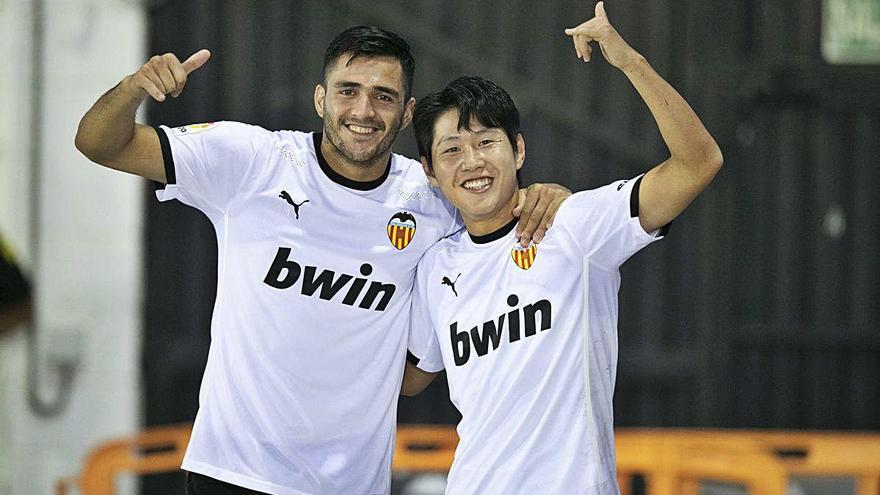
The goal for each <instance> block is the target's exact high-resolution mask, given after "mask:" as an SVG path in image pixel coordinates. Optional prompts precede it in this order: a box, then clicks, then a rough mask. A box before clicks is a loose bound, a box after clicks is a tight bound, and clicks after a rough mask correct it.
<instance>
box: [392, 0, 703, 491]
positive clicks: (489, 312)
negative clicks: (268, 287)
mask: <svg viewBox="0 0 880 495" xmlns="http://www.w3.org/2000/svg"><path fill="white" fill-rule="evenodd" d="M567 33H568V34H571V35H572V36H573V37H574V42H575V46H576V48H577V51H578V55H579V56H580V55H583V56H584V58H585V61H587V60H589V53H590V47H589V45H588V43H589V42H590V41H596V42H598V43H599V46H600V47H601V48H602V52H603V54H604V55H605V58H606V60H608V61H609V62H610V63H611V64H612V65H614V66H615V67H617V68H619V69H620V70H622V71H623V72H624V74H626V76H627V77H628V78H629V80H630V81H631V82H632V84H633V85H634V86H635V88H636V90H637V91H638V92H639V94H640V95H641V96H642V98H643V99H644V101H645V102H646V103H647V105H648V107H649V109H650V110H651V112H652V113H653V115H654V118H655V119H656V121H657V124H658V126H659V128H660V131H661V133H662V135H663V139H664V140H665V141H666V144H667V145H668V146H669V151H670V154H671V156H670V157H669V158H668V159H667V160H666V161H664V162H663V163H661V164H660V165H658V166H656V167H654V168H653V169H651V170H650V171H649V172H648V173H647V174H644V175H640V176H638V177H635V178H633V179H630V180H628V181H618V182H615V183H612V184H609V185H607V186H604V187H600V188H598V189H593V190H589V191H583V192H579V193H576V194H574V195H573V196H571V197H570V198H569V199H567V200H565V202H564V203H563V204H562V206H561V207H560V209H559V212H558V214H557V217H556V220H555V221H554V223H553V227H552V228H551V229H550V230H549V231H548V233H547V236H546V237H545V239H544V241H543V242H542V243H541V244H540V245H537V246H536V245H534V244H532V245H531V246H529V247H528V248H527V249H523V248H521V247H520V246H519V245H518V244H517V240H516V237H515V235H514V233H513V228H514V224H515V219H514V218H513V216H512V215H511V214H510V213H509V211H510V205H511V204H513V202H514V201H515V200H516V191H517V188H518V185H517V180H516V172H517V170H519V169H520V168H521V167H522V165H523V162H524V160H525V140H524V138H523V136H522V134H521V133H520V124H519V113H518V111H517V109H516V106H515V105H514V103H513V101H512V100H511V98H510V96H509V95H508V94H507V93H506V92H505V91H504V90H503V89H501V88H500V87H498V86H497V85H496V84H494V83H492V82H490V81H487V80H485V79H480V78H475V77H466V78H460V79H457V80H455V81H453V82H451V83H450V84H449V85H448V86H447V87H446V88H445V89H444V90H442V91H440V92H438V93H433V94H431V95H428V96H427V97H425V98H424V99H422V100H421V101H420V102H419V103H418V105H416V109H415V112H414V117H413V126H414V129H415V134H416V139H417V141H418V144H419V150H420V153H421V155H422V164H423V166H424V167H425V170H426V173H427V174H428V176H429V177H430V178H431V181H432V182H433V183H435V184H437V185H438V186H439V187H440V189H441V190H442V191H443V194H445V195H446V197H447V198H448V199H449V201H450V202H451V203H452V204H453V205H454V206H455V207H456V208H458V210H459V212H460V213H461V216H462V218H463V219H464V222H465V225H466V227H467V229H466V230H465V231H462V232H460V233H458V234H455V235H453V236H451V237H450V238H448V239H445V240H443V241H441V242H440V243H438V244H437V245H436V246H434V247H433V248H431V249H430V250H429V251H428V253H426V255H425V256H424V258H423V259H422V261H421V262H420V264H419V267H418V275H417V282H416V295H415V297H414V302H413V329H412V330H411V337H410V338H411V340H410V348H411V349H412V350H413V353H414V354H415V355H416V357H418V358H420V361H419V362H418V368H419V369H420V370H421V371H416V370H412V369H410V370H408V372H407V376H406V378H405V381H406V384H405V388H407V389H408V390H409V391H410V392H414V391H417V390H419V389H420V388H422V387H423V386H425V385H427V383H429V382H430V380H431V379H432V378H433V373H434V372H437V371H439V370H441V369H443V368H445V369H446V373H447V378H448V382H449V392H450V397H451V399H452V401H453V403H454V404H455V405H456V407H457V408H458V409H459V411H460V412H461V414H462V420H461V422H460V423H459V425H458V434H459V437H460V443H459V445H458V448H457V450H456V453H455V460H454V462H453V465H452V468H451V470H450V473H449V480H448V486H447V491H446V493H447V494H450V495H463V494H475V495H477V494H479V495H492V494H499V495H501V494H503V495H515V494H523V495H526V494H535V493H541V494H558V495H571V494H600V495H606V494H616V493H618V492H619V489H618V487H617V482H616V477H615V461H614V438H613V430H612V426H613V417H612V396H613V393H614V381H615V376H616V364H617V315H618V303H617V292H618V289H619V286H620V275H619V271H618V269H619V267H620V265H621V264H622V263H623V262H624V261H626V259H627V258H629V257H630V256H632V255H633V254H634V253H636V252H637V251H638V250H639V249H641V248H643V247H644V246H646V245H648V244H650V243H651V242H653V241H655V240H657V239H658V238H660V237H662V235H663V229H664V226H666V225H668V224H669V222H671V221H672V219H673V218H675V217H676V216H677V215H678V214H679V213H681V212H682V210H684V208H685V207H686V206H687V205H688V204H689V203H690V202H691V201H692V200H693V199H694V198H695V197H696V196H697V194H698V193H699V192H700V191H702V190H703V189H704V188H705V187H706V186H707V185H708V184H709V183H710V181H711V180H712V178H713V177H714V176H715V174H716V172H717V171H718V170H719V167H720V166H721V153H720V151H719V149H718V147H717V145H716V144H715V142H714V140H713V139H712V137H711V136H710V135H709V133H708V132H707V131H706V129H705V128H704V127H703V125H702V124H701V123H700V121H699V119H698V118H697V116H696V115H695V114H694V112H693V111H692V110H691V109H690V107H689V106H688V105H687V103H686V102H685V101H684V99H682V97H681V96H680V95H679V94H678V93H676V92H675V90H674V89H673V88H672V87H671V86H669V85H668V84H667V83H666V82H665V81H664V80H663V79H662V78H661V77H660V76H659V75H657V74H656V73H655V72H654V71H653V70H652V69H651V67H650V66H649V65H648V63H647V62H646V61H645V59H644V58H643V57H641V56H640V55H639V54H638V53H637V52H635V51H634V50H633V49H632V48H631V47H629V46H628V45H627V44H626V42H625V41H623V39H622V38H621V37H620V35H619V34H618V33H617V32H616V31H615V30H614V28H613V27H612V26H611V24H610V23H609V22H608V19H607V17H606V16H605V11H604V7H603V4H602V3H601V2H600V3H599V4H598V5H597V6H596V16H595V18H593V19H591V20H589V21H587V22H585V23H584V24H582V25H580V26H578V27H577V28H575V29H573V30H569V31H567ZM452 280H455V282H454V283H453V282H452Z"/></svg>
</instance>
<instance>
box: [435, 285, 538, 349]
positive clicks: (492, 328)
mask: <svg viewBox="0 0 880 495" xmlns="http://www.w3.org/2000/svg"><path fill="white" fill-rule="evenodd" d="M444 278H445V277H444ZM518 304H519V297H517V296H516V295H515V294H511V295H509V296H507V305H508V306H510V307H511V308H515V309H513V310H512V311H508V312H507V313H503V314H501V315H500V316H498V317H497V318H495V319H494V320H489V321H487V322H484V323H483V324H482V325H479V326H475V327H473V328H471V329H470V331H467V330H464V331H461V332H459V331H458V322H457V321H454V322H452V324H451V325H449V338H450V340H451V342H452V355H453V357H454V358H455V365H456V366H462V365H464V364H465V363H467V362H468V360H469V359H470V358H471V346H472V345H473V350H474V352H476V354H477V357H480V356H485V355H486V354H487V353H488V352H489V351H494V350H495V349H498V345H499V344H500V343H501V335H502V334H503V333H504V324H505V322H507V336H508V341H509V342H510V343H513V342H516V341H518V340H520V339H522V338H525V337H531V336H532V335H535V334H537V333H538V328H539V327H538V314H539V313H540V315H541V316H540V318H541V324H540V331H542V332H543V331H544V330H548V329H549V328H550V318H551V310H552V308H551V305H550V301H548V300H547V299H541V300H540V301H537V302H534V303H532V304H526V305H525V306H524V307H522V308H518V307H516V306H517V305H518ZM521 330H522V332H521Z"/></svg>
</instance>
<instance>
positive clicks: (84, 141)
mask: <svg viewBox="0 0 880 495" xmlns="http://www.w3.org/2000/svg"><path fill="white" fill-rule="evenodd" d="M73 146H74V147H76V149H77V151H79V152H80V153H82V155H83V156H84V157H86V158H88V159H89V160H91V161H92V162H95V163H97V164H98V165H104V164H105V163H107V162H108V161H110V160H111V159H112V157H111V156H107V152H106V150H105V149H103V148H102V147H101V144H100V141H99V140H98V139H96V138H95V137H94V136H93V135H90V134H89V132H88V131H85V130H83V126H82V123H80V125H79V128H78V129H77V130H76V137H74V138H73Z"/></svg>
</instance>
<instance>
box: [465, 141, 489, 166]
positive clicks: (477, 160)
mask: <svg viewBox="0 0 880 495" xmlns="http://www.w3.org/2000/svg"><path fill="white" fill-rule="evenodd" d="M463 158H464V162H463V163H462V165H461V169H462V170H465V171H470V170H476V169H478V168H482V167H483V166H484V165H485V161H484V160H483V152H482V151H480V150H477V149H473V148H471V147H469V146H468V147H466V148H465V152H464V157H463Z"/></svg>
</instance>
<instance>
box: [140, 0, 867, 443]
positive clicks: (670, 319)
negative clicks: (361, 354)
mask: <svg viewBox="0 0 880 495" xmlns="http://www.w3.org/2000/svg"><path fill="white" fill-rule="evenodd" d="M606 4H607V11H608V15H609V17H610V19H611V21H612V23H614V25H615V26H616V27H617V29H618V30H619V31H620V32H621V34H622V35H623V36H624V38H625V39H627V40H628V41H629V42H630V44H631V45H632V46H633V47H634V48H636V49H637V50H639V51H641V52H642V53H643V54H644V55H645V56H646V57H647V58H648V60H649V61H650V62H651V64H652V65H653V66H654V67H655V69H656V70H657V71H658V72H659V73H660V74H661V75H663V76H664V77H665V78H667V80H669V81H670V82H671V83H672V84H673V85H674V86H675V87H676V88H677V89H678V90H679V91H680V92H681V93H682V94H683V95H684V96H685V98H686V99H687V100H688V101H689V102H690V104H691V105H692V106H693V107H694V109H695V110H696V112H697V113H698V114H699V115H700V116H701V117H702V119H703V121H704V123H705V124H706V126H707V127H708V128H709V129H710V131H711V132H712V134H713V135H714V136H715V138H716V140H717V141H718V143H719V144H720V145H721V148H722V151H723V153H724V155H725V167H724V169H723V170H722V172H721V174H720V175H719V176H718V178H717V179H716V180H715V182H714V183H713V184H712V186H711V187H710V188H709V189H708V190H707V191H706V192H705V193H704V194H703V195H702V196H701V197H700V198H699V199H698V200H697V201H696V202H695V203H694V204H693V205H692V206H691V207H690V208H689V209H688V210H687V211H686V212H685V213H684V214H683V215H682V216H681V217H680V218H679V219H677V220H676V221H675V223H674V225H673V228H672V231H671V233H670V235H669V237H668V238H667V239H666V240H664V241H663V242H661V243H658V244H655V245H653V246H651V247H650V248H648V249H646V250H645V252H643V253H640V254H639V255H637V256H636V257H635V258H633V259H632V260H631V261H630V262H628V263H627V264H626V265H625V266H624V268H623V279H624V281H623V286H622V290H621V293H620V301H621V304H620V307H621V315H620V326H619V335H620V362H619V376H618V383H617V393H616V397H615V405H616V420H617V424H618V425H621V426H636V425H638V426H673V425H674V426H722V427H784V428H826V429H836V428H858V429H880V328H878V327H880V309H878V304H877V302H878V301H880V289H878V284H877V283H876V281H877V280H878V279H880V261H878V259H880V257H878V253H880V236H878V232H880V225H878V223H880V220H878V215H877V214H876V212H877V211H878V210H880V208H878V207H880V204H878V203H880V199H878V194H877V193H876V191H877V189H878V185H880V183H878V182H880V181H878V175H880V173H878V170H877V158H876V157H877V156H878V152H880V149H878V148H880V144H878V143H880V139H878V138H877V136H880V94H878V85H877V81H880V77H878V76H880V71H878V68H877V67H876V66H867V67H840V66H829V65H827V64H825V63H824V62H823V61H822V58H821V56H820V53H819V39H820V38H819V33H820V27H821V22H820V21H821V19H820V10H821V9H820V6H821V3H820V2H819V0H808V1H794V0H788V1H781V2H759V1H757V0H742V1H737V2H730V1H727V0H712V1H707V0H701V1H697V0H683V1H679V2H668V1H666V0H609V1H608V2H606ZM589 17H592V5H590V4H589V3H588V2H582V1H570V0H565V1H559V2H555V3H553V6H552V7H550V3H548V2H533V1H526V0H508V1H500V0H486V1H482V2H474V1H472V0H454V1H446V2H436V1H434V0H419V1H412V0H399V1H392V0H386V1H375V2H366V1H358V2H354V1H344V0H339V1H303V2H293V1H281V0H274V1H268V0H263V1H259V2H257V1H243V0H242V1H207V0H202V1H198V0H188V1H183V0H179V1H174V2H161V1H159V2H152V7H151V12H150V22H151V29H150V51H151V52H152V53H163V52H166V51H171V52H174V53H176V54H177V55H178V56H179V57H181V59H182V58H184V57H187V56H188V55H189V54H191V53H192V52H194V51H196V50H197V49H199V48H203V47H207V48H210V49H211V50H212V51H213V53H214V55H213V57H212V59H211V61H210V62H209V63H208V64H207V65H206V66H205V67H204V68H202V69H201V70H199V71H198V72H197V73H195V74H193V75H192V76H191V79H190V82H189V84H188V85H187V88H186V90H185V91H184V93H183V95H182V96H181V97H180V98H178V99H177V100H171V101H168V102H167V103H164V104H162V105H152V106H150V108H149V114H150V117H151V121H152V122H154V123H167V124H185V123H191V122H201V121H211V120H217V119H226V120H241V121H246V122H251V123H255V124H260V125H263V126H264V127H268V128H273V129H277V128H294V129H305V130H314V129H318V128H320V121H319V120H318V118H317V116H316V115H315V113H314V110H313V108H312V93H313V89H314V85H315V84H316V83H317V82H318V81H319V78H320V70H321V59H322V56H323V50H324V48H325V46H326V44H327V42H328V41H329V40H330V39H331V38H332V37H333V36H334V35H335V34H336V33H337V32H339V31H341V30H342V29H344V28H346V27H349V26H351V25H355V24H362V23H370V24H378V25H380V26H383V27H385V28H387V29H391V30H393V31H396V32H398V33H400V34H402V35H403V36H404V37H406V38H407V39H408V40H409V41H410V43H411V44H412V46H413V49H414V52H415V54H416V57H417V62H418V69H417V77H416V81H417V82H416V91H415V92H416V95H417V96H419V95H422V94H424V93H426V92H427V91H431V90H435V89H438V88H440V87H442V85H443V84H445V83H446V82H448V81H449V80H451V79H452V78H454V77H456V76H458V75H462V74H479V75H483V76H486V77H489V78H491V79H494V80H496V81H497V82H499V83H500V84H501V85H502V86H504V87H506V88H508V90H509V91H510V92H511V94H512V95H513V96H514V98H515V99H516V100H517V102H518V104H519V106H520V109H521V111H522V114H523V121H524V123H525V136H526V143H527V149H528V159H527V162H526V167H525V169H524V173H525V179H526V182H533V181H553V182H559V183H562V184H565V185H567V186H568V187H570V188H572V189H575V190H577V189H585V188H592V187H596V186H599V185H603V184H605V183H607V182H609V181H611V180H614V179H618V178H628V177H632V176H634V175H636V174H638V173H641V172H643V171H645V170H647V169H648V168H650V167H651V166H653V165H655V164H657V163H659V162H661V161H662V160H664V159H665V158H666V156H667V152H666V149H665V147H664V145H663V143H662V140H661V139H660V136H659V134H658V132H657V130H656V126H655V125H654V123H653V120H652V118H651V116H650V114H649V113H648V110H647V108H646V107H645V105H644V104H643V103H642V102H641V101H640V99H639V98H638V95H637V94H636V93H635V91H634V90H633V89H632V87H631V86H630V84H629V83H628V81H627V80H626V78H625V77H624V76H623V75H622V74H621V73H619V71H617V70H616V69H613V68H611V67H610V66H608V64H607V63H605V61H604V60H603V59H602V57H601V55H599V53H598V50H595V51H594V56H593V60H594V61H593V62H591V63H589V64H586V65H585V64H583V63H581V62H579V61H578V60H577V59H576V58H575V55H574V52H573V49H572V47H571V44H570V42H569V41H568V39H567V38H566V37H565V36H564V35H563V33H562V30H563V28H565V27H570V26H573V25H576V24H578V23H579V22H581V21H583V20H586V19H587V18H589ZM396 150H397V151H398V152H401V153H404V154H408V155H410V156H413V155H414V154H415V146H414V140H413V139H412V136H411V133H410V132H409V130H407V131H404V132H403V133H402V134H401V138H400V139H399V141H398V144H397V145H396ZM149 194H150V195H151V196H152V191H150V192H149ZM147 239H148V256H147V260H146V263H147V283H148V286H147V301H146V306H147V309H146V321H147V325H146V338H145V345H144V361H143V363H144V373H145V384H146V395H147V396H146V409H147V410H146V419H147V423H148V424H158V423H166V422H172V421H180V420H191V419H192V418H193V416H194V413H195V410H196V406H197V392H198V383H199V381H200V379H201V373H202V370H203V366H204V362H205V356H206V352H207V346H208V335H209V334H208V332H209V325H210V315H211V308H212V304H213V297H214V284H215V281H216V278H215V272H216V240H215V237H214V234H213V231H212V229H211V226H210V224H209V223H208V221H207V219H205V218H204V217H203V216H202V215H201V214H200V213H198V212H196V211H195V210H192V209H190V208H187V207H184V206H182V205H181V204H179V203H174V204H158V202H156V201H155V199H151V201H150V202H149V207H148V223H147ZM456 419H457V418H456V414H455V411H454V409H453V408H452V407H451V406H450V405H449V404H448V402H447V399H446V393H445V387H444V386H443V385H442V384H435V385H434V386H432V387H431V389H430V390H429V391H428V393H427V395H426V396H422V397H419V398H416V399H407V400H403V401H402V402H401V420H402V421H406V422H444V421H447V422H449V421H455V420H456Z"/></svg>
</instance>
